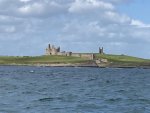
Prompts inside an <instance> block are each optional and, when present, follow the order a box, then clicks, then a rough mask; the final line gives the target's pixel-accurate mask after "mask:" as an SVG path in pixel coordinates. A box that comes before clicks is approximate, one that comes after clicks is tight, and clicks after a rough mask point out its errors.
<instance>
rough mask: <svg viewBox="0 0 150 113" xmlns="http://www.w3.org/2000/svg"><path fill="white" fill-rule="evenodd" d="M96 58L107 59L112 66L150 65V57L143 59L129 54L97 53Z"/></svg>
mask: <svg viewBox="0 0 150 113" xmlns="http://www.w3.org/2000/svg"><path fill="white" fill-rule="evenodd" d="M96 58H104V59H107V60H108V62H109V64H108V65H109V66H110V67H142V66H149V67H150V59H143V58H138V57H132V56H127V55H112V54H104V55H100V54H96Z"/></svg>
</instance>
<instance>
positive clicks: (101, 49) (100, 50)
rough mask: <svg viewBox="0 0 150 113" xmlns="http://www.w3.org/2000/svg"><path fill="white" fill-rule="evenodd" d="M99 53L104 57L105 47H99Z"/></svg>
mask: <svg viewBox="0 0 150 113" xmlns="http://www.w3.org/2000/svg"><path fill="white" fill-rule="evenodd" d="M99 53H100V54H102V55H103V54H104V49H103V47H102V48H100V47H99Z"/></svg>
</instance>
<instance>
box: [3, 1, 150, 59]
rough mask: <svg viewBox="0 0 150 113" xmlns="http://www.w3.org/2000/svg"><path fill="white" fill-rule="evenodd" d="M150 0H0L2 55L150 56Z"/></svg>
mask: <svg viewBox="0 0 150 113" xmlns="http://www.w3.org/2000/svg"><path fill="white" fill-rule="evenodd" d="M149 4H150V0H0V55H9V56H14V55H15V56H27V55H33V56H35V55H43V54H45V48H46V47H47V46H48V44H49V43H50V44H53V45H56V46H60V47H61V50H62V51H63V50H65V51H72V52H98V48H99V47H104V52H105V53H108V54H126V55H132V56H137V57H141V58H150V15H149V12H150V8H149Z"/></svg>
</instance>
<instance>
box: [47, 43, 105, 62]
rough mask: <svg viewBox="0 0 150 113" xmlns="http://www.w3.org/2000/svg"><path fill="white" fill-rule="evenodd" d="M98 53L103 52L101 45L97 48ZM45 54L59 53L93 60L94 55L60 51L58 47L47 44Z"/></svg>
mask: <svg viewBox="0 0 150 113" xmlns="http://www.w3.org/2000/svg"><path fill="white" fill-rule="evenodd" d="M99 54H104V52H103V47H102V48H99ZM46 55H60V56H74V57H81V58H87V59H90V60H93V59H94V57H95V55H94V54H90V53H72V52H66V51H61V50H60V47H55V46H54V45H52V46H51V45H50V44H48V48H46Z"/></svg>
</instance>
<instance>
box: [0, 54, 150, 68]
mask: <svg viewBox="0 0 150 113" xmlns="http://www.w3.org/2000/svg"><path fill="white" fill-rule="evenodd" d="M98 58H105V59H107V60H108V61H109V62H110V65H112V66H113V65H116V66H150V60H147V59H142V58H137V57H131V56H126V55H108V54H105V55H100V54H96V59H98ZM88 61H89V60H87V59H83V58H79V57H68V56H35V57H31V56H27V57H16V56H15V57H14V56H0V64H4V65H5V64H52V63H82V62H88Z"/></svg>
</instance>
